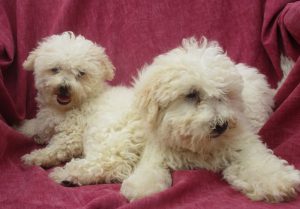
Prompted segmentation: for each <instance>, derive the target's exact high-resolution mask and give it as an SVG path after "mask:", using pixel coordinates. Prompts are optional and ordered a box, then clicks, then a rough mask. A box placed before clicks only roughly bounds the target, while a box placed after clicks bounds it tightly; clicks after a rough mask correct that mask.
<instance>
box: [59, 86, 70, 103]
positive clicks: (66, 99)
mask: <svg viewBox="0 0 300 209" xmlns="http://www.w3.org/2000/svg"><path fill="white" fill-rule="evenodd" d="M56 100H57V102H58V103H59V104H60V105H67V104H69V103H70V102H71V93H70V87H69V86H65V85H63V86H60V87H59V88H58V90H57V98H56Z"/></svg>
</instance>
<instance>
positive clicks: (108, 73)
mask: <svg viewBox="0 0 300 209" xmlns="http://www.w3.org/2000/svg"><path fill="white" fill-rule="evenodd" d="M100 63H101V65H102V66H103V68H104V70H105V72H104V79H105V80H108V81H111V80H112V79H113V78H114V76H115V66H114V65H113V64H112V62H111V61H110V59H109V58H108V56H107V55H106V54H104V56H103V57H102V59H101V60H100Z"/></svg>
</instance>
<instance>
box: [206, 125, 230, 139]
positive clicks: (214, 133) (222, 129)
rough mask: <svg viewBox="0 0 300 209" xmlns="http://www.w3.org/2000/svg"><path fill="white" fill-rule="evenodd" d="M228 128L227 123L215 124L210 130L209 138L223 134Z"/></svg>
mask: <svg viewBox="0 0 300 209" xmlns="http://www.w3.org/2000/svg"><path fill="white" fill-rule="evenodd" d="M227 128H228V122H224V123H222V124H216V126H215V127H214V128H213V129H212V132H211V133H210V136H211V137H212V138H216V137H218V136H220V135H221V134H223V133H224V132H225V131H226V130H227Z"/></svg>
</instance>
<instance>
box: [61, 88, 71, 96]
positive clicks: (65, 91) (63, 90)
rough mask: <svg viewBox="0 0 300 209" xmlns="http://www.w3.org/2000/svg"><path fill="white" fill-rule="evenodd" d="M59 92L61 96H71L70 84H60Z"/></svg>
mask: <svg viewBox="0 0 300 209" xmlns="http://www.w3.org/2000/svg"><path fill="white" fill-rule="evenodd" d="M59 94H60V95H61V96H69V87H68V86H65V85H64V86H60V87H59Z"/></svg>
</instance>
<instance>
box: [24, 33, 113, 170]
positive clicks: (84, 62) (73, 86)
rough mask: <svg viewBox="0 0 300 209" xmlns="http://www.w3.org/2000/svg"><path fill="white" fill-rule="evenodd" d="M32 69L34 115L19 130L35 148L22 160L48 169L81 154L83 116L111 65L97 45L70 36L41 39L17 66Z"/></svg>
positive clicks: (109, 74) (102, 89) (102, 87)
mask: <svg viewBox="0 0 300 209" xmlns="http://www.w3.org/2000/svg"><path fill="white" fill-rule="evenodd" d="M23 66H24V68H25V69H26V70H33V73H34V78H35V87H36V89H37V96H36V101H37V103H38V107H39V110H38V113H37V116H36V118H34V119H31V120H26V121H25V122H24V124H23V125H22V126H21V127H20V128H19V130H20V131H21V132H22V133H24V134H25V135H27V136H29V137H34V139H35V141H36V142H37V143H39V144H44V143H49V144H48V145H47V146H46V147H45V148H43V149H39V150H35V151H33V152H31V153H30V154H26V155H24V156H23V157H22V160H23V161H24V162H25V163H26V164H29V165H39V166H44V167H50V166H54V165H57V164H60V163H61V162H65V161H68V160H70V159H71V158H72V157H78V156H80V155H81V154H82V133H83V130H84V127H85V126H86V122H87V121H86V119H85V115H87V114H93V110H92V108H93V105H92V104H91V103H93V102H94V100H97V98H99V97H101V96H102V95H103V94H104V93H105V92H107V91H109V89H110V87H109V86H108V85H107V84H106V82H105V81H106V80H111V79H112V78H113V77H114V67H113V65H112V64H111V62H110V60H109V59H108V57H107V55H106V54H105V51H104V49H103V48H102V47H100V46H99V45H97V44H94V43H92V42H91V41H89V40H87V39H85V38H84V37H83V36H75V35H74V34H73V33H72V32H64V33H62V34H61V35H53V36H50V37H48V38H45V39H44V40H43V41H42V42H41V43H39V45H38V47H37V48H36V49H35V50H34V51H32V52H31V53H30V55H29V56H28V58H27V59H26V60H25V62H24V64H23Z"/></svg>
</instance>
